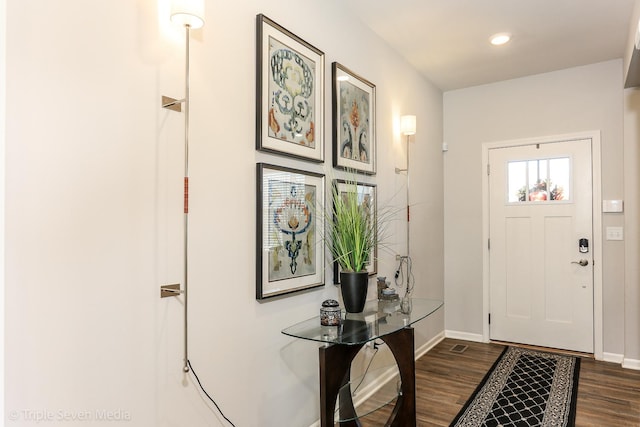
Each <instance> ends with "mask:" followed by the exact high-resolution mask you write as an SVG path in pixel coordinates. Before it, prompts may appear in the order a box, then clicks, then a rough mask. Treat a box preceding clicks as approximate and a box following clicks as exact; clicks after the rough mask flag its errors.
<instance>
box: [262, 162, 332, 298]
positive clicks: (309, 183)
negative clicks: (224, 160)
mask: <svg viewBox="0 0 640 427" xmlns="http://www.w3.org/2000/svg"><path fill="white" fill-rule="evenodd" d="M256 175H257V184H258V185H257V205H256V206H257V215H256V216H257V233H256V234H257V243H256V249H257V250H256V276H257V277H256V298H257V299H258V300H263V299H266V298H270V297H275V296H279V295H283V294H287V293H291V292H296V291H301V290H304V289H310V288H314V287H318V286H324V243H323V239H322V236H323V233H324V222H323V220H322V219H321V218H319V217H318V213H319V212H322V206H324V175H321V174H317V173H311V172H305V171H300V170H297V169H290V168H285V167H281V166H274V165H268V164H265V163H258V164H257V174H256ZM320 216H322V215H320Z"/></svg>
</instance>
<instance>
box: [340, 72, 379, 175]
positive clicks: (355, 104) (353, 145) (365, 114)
mask: <svg viewBox="0 0 640 427" xmlns="http://www.w3.org/2000/svg"><path fill="white" fill-rule="evenodd" d="M332 75H333V79H332V89H333V90H332V93H333V96H332V101H333V102H332V104H333V166H334V167H336V168H339V169H350V170H357V171H359V172H362V173H365V174H370V175H374V174H375V173H376V87H375V85H373V83H371V82H369V81H367V80H365V79H363V78H362V77H360V76H358V75H357V74H355V73H354V72H352V71H350V70H349V69H347V68H345V67H344V66H342V65H340V64H338V63H337V62H334V63H333V64H332Z"/></svg>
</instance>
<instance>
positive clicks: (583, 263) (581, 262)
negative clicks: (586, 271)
mask: <svg viewBox="0 0 640 427" xmlns="http://www.w3.org/2000/svg"><path fill="white" fill-rule="evenodd" d="M571 264H580V265H581V266H583V267H586V266H587V265H589V261H587V260H586V259H581V260H580V261H571Z"/></svg>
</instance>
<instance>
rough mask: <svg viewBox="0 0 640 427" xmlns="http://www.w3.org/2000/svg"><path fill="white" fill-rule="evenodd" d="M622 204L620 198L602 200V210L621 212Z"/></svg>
mask: <svg viewBox="0 0 640 427" xmlns="http://www.w3.org/2000/svg"><path fill="white" fill-rule="evenodd" d="M623 205H624V203H623V201H622V200H603V201H602V212H622V211H623Z"/></svg>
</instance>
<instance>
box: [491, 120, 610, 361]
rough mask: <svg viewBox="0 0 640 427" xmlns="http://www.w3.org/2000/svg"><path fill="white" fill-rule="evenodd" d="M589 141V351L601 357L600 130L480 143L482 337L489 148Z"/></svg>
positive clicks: (602, 349) (598, 357)
mask: <svg viewBox="0 0 640 427" xmlns="http://www.w3.org/2000/svg"><path fill="white" fill-rule="evenodd" d="M581 139H590V140H591V171H592V175H593V176H592V183H593V187H592V208H591V210H592V215H593V216H592V221H593V246H592V248H593V249H592V250H593V341H594V342H593V351H594V357H595V358H596V359H597V360H603V351H604V347H603V337H602V329H603V316H602V313H603V310H602V302H603V298H602V209H601V206H602V187H601V181H602V175H601V173H602V171H601V157H600V131H599V130H594V131H587V132H579V133H570V134H561V135H551V136H543V137H534V138H525V139H514V140H505V141H496V142H485V143H483V144H482V173H483V174H484V178H483V179H482V241H483V242H484V243H483V245H482V266H483V268H482V300H483V301H482V314H483V319H484V320H483V323H482V325H483V326H482V339H483V341H484V342H489V341H490V335H489V307H490V305H489V291H490V288H489V247H488V246H489V245H488V241H489V175H488V174H487V171H488V166H487V165H488V163H489V150H492V149H496V148H507V147H518V146H522V145H532V144H548V143H552V142H560V141H576V140H581Z"/></svg>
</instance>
